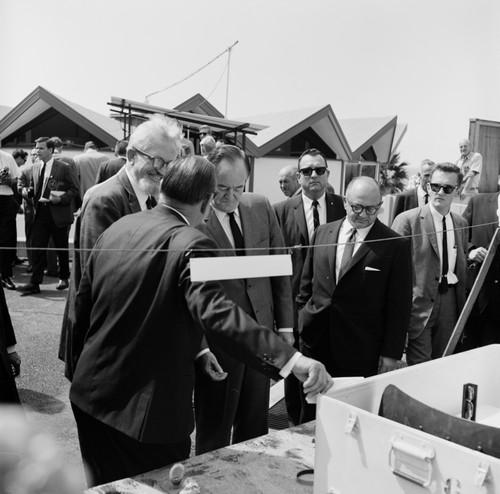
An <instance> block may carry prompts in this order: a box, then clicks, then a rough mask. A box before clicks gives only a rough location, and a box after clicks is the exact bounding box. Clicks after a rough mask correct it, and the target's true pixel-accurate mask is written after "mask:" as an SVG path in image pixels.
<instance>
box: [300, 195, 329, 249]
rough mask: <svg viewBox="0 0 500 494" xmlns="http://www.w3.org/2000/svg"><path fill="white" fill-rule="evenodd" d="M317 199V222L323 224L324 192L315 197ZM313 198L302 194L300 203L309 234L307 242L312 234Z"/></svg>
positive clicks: (324, 210) (324, 218) (324, 209)
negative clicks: (317, 197)
mask: <svg viewBox="0 0 500 494" xmlns="http://www.w3.org/2000/svg"><path fill="white" fill-rule="evenodd" d="M316 200H317V201H318V215H319V224H320V225H324V224H325V223H326V194H325V193H324V192H323V195H322V196H321V197H320V198H319V199H316ZM312 203H313V199H310V198H309V197H307V196H306V195H305V194H302V204H303V205H304V214H305V216H306V223H307V232H308V234H309V243H310V242H311V240H312V237H313V235H314V217H313V205H312Z"/></svg>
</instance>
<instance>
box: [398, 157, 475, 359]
mask: <svg viewBox="0 0 500 494" xmlns="http://www.w3.org/2000/svg"><path fill="white" fill-rule="evenodd" d="M462 177H463V175H462V174H461V173H460V169H459V168H458V167H457V166H456V165H453V164H451V163H439V164H437V165H436V166H435V167H434V169H433V171H432V174H431V177H430V180H429V183H428V184H427V190H428V192H429V197H430V200H429V204H427V205H424V206H422V207H419V208H415V209H412V210H410V211H405V212H404V213H401V214H400V215H399V216H397V217H396V219H395V220H394V223H393V225H392V228H393V230H395V231H396V232H398V233H400V234H401V235H403V236H409V237H411V244H412V256H413V266H414V277H413V303H412V309H411V318H410V326H409V330H408V348H407V351H406V361H407V362H408V365H413V364H418V363H420V362H425V361H427V360H431V359H433V358H438V357H442V356H443V353H444V350H445V348H446V345H447V344H448V341H449V339H450V336H451V333H452V332H453V328H454V327H455V323H456V322H457V320H458V316H459V315H460V312H461V310H462V308H463V306H464V303H465V282H466V267H467V262H466V251H467V230H466V227H467V222H466V221H465V220H464V219H463V218H462V217H461V216H459V215H458V214H456V213H454V212H452V211H450V207H451V203H452V201H453V199H454V198H455V196H456V195H457V193H458V190H459V188H460V185H461V184H462Z"/></svg>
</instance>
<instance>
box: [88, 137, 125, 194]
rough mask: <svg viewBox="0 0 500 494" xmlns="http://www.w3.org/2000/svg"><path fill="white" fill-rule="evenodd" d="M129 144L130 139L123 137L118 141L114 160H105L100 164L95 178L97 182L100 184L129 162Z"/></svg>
mask: <svg viewBox="0 0 500 494" xmlns="http://www.w3.org/2000/svg"><path fill="white" fill-rule="evenodd" d="M127 146H128V141H127V140H126V139H122V140H121V141H118V142H117V143H116V145H115V156H116V158H115V159H114V160H109V161H105V162H104V163H101V164H100V166H99V171H98V172H97V177H96V180H95V183H96V184H100V183H102V182H104V181H106V180H107V179H108V178H111V177H112V176H113V175H116V174H117V173H118V172H119V171H120V170H121V169H122V168H123V166H124V165H125V163H126V162H127Z"/></svg>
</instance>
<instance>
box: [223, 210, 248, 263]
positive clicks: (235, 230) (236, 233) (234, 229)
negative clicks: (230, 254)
mask: <svg viewBox="0 0 500 494" xmlns="http://www.w3.org/2000/svg"><path fill="white" fill-rule="evenodd" d="M227 215H228V216H229V227H230V228H231V233H232V234H233V240H234V248H235V249H237V250H236V255H237V256H244V255H245V251H244V250H243V249H244V247H245V244H244V242H243V235H242V234H241V230H240V227H239V226H238V223H236V219H235V218H234V211H233V212H232V213H227Z"/></svg>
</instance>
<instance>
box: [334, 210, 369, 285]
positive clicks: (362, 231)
mask: <svg viewBox="0 0 500 494" xmlns="http://www.w3.org/2000/svg"><path fill="white" fill-rule="evenodd" d="M372 226H373V223H372V224H371V225H370V226H367V227H366V228H356V237H355V242H356V243H355V244H354V250H353V251H352V255H353V256H354V254H356V252H357V251H358V249H359V248H360V246H361V244H362V243H363V242H364V240H365V238H366V236H367V235H368V233H370V230H371V229H372ZM353 228H354V227H353V226H352V225H351V223H349V220H348V219H347V218H346V219H345V220H344V221H343V222H342V225H341V226H340V230H339V237H338V240H337V253H336V257H335V279H336V280H338V279H339V271H340V265H341V263H342V256H343V255H344V250H345V244H346V243H347V241H348V239H349V237H350V236H351V233H352V229H353Z"/></svg>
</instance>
